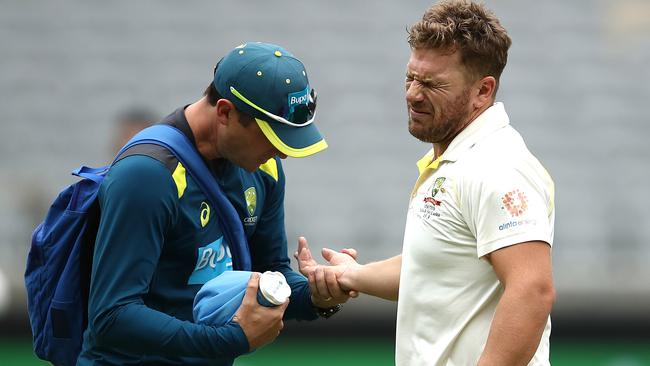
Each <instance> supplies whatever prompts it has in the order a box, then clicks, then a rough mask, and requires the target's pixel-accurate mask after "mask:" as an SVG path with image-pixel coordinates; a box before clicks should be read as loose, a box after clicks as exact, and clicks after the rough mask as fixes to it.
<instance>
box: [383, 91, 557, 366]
mask: <svg viewBox="0 0 650 366" xmlns="http://www.w3.org/2000/svg"><path fill="white" fill-rule="evenodd" d="M432 158H433V150H431V151H429V153H427V155H425V157H424V158H422V159H421V160H420V161H419V162H418V168H419V169H420V177H419V178H418V181H417V183H416V186H415V188H414V190H413V193H412V194H411V200H410V203H409V208H408V215H407V220H406V229H405V233H404V247H403V252H402V271H401V277H400V288H399V302H398V310H397V344H396V364H397V365H398V366H406V365H409V366H413V365H436V366H438V365H440V366H442V365H445V366H452V365H453V366H468V365H476V362H477V361H478V359H479V357H480V355H481V352H482V351H483V348H484V347H485V343H486V341H487V337H488V332H489V330H490V324H491V322H492V318H493V317H494V313H495V310H496V306H497V303H498V302H499V299H500V298H501V295H502V293H503V286H502V285H501V283H500V282H499V280H498V279H497V276H496V274H495V273H494V270H493V268H492V266H491V265H490V264H489V263H488V262H487V261H486V260H484V259H481V257H482V256H484V255H486V254H488V253H490V252H492V251H494V250H497V249H499V248H503V247H506V246H509V245H513V244H518V243H522V242H526V241H534V240H539V241H544V242H547V243H549V245H552V242H553V221H554V215H555V213H554V212H555V211H554V206H553V194H554V193H553V192H554V188H553V181H552V180H551V177H550V176H549V174H548V173H547V172H546V170H545V169H544V168H543V167H542V165H541V164H540V163H539V161H538V160H537V159H536V158H535V157H534V156H533V155H532V154H531V153H530V152H529V151H528V149H527V148H526V145H525V143H524V141H523V139H522V137H521V135H519V133H518V132H517V131H515V129H514V128H512V127H511V126H510V122H509V119H508V115H507V114H506V112H505V109H504V106H503V104H502V103H495V104H494V105H493V106H491V107H490V108H488V109H487V110H486V111H485V112H483V113H482V114H481V115H480V116H478V117H477V118H476V119H475V120H474V122H472V123H471V124H470V125H469V126H467V127H466V128H465V129H464V130H463V131H461V133H460V134H459V135H458V136H456V138H454V140H453V141H452V142H451V144H450V145H449V147H448V148H447V150H446V151H445V152H444V153H443V154H442V156H440V157H439V158H438V159H436V160H435V161H432ZM550 331H551V322H550V318H549V320H548V322H547V324H546V329H545V330H544V334H543V336H542V340H541V342H540V345H539V347H538V349H537V352H536V354H535V356H534V358H533V360H532V361H531V363H530V364H529V365H534V366H538V365H549V335H550Z"/></svg>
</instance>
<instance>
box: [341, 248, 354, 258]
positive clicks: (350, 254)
mask: <svg viewBox="0 0 650 366" xmlns="http://www.w3.org/2000/svg"><path fill="white" fill-rule="evenodd" d="M341 253H345V254H347V255H349V256H350V257H352V259H354V260H357V250H356V249H354V248H344V249H343V250H341Z"/></svg>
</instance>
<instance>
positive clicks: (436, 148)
mask: <svg viewBox="0 0 650 366" xmlns="http://www.w3.org/2000/svg"><path fill="white" fill-rule="evenodd" d="M492 104H494V103H489V104H487V105H484V106H482V107H481V108H477V109H475V110H473V111H472V112H471V113H470V114H469V117H468V118H467V122H466V123H465V125H464V126H463V127H462V128H461V129H459V130H458V132H456V134H455V135H454V137H452V138H451V139H450V140H449V141H445V142H439V143H434V144H433V159H434V160H435V159H437V158H439V157H440V155H442V154H443V153H444V152H445V150H447V148H448V147H449V145H450V144H451V142H452V141H454V139H455V138H456V136H458V135H459V134H460V133H461V132H463V130H464V129H466V128H467V126H469V125H470V124H471V123H472V122H474V120H476V118H477V117H478V116H480V115H481V114H483V112H485V111H486V110H487V109H488V108H490V107H491V106H492Z"/></svg>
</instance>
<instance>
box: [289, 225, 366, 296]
mask: <svg viewBox="0 0 650 366" xmlns="http://www.w3.org/2000/svg"><path fill="white" fill-rule="evenodd" d="M321 254H322V256H323V258H325V260H326V261H327V262H328V263H329V266H326V265H320V264H318V262H316V260H315V259H314V257H313V256H312V255H311V251H310V250H309V245H308V243H307V239H305V238H304V237H300V238H299V239H298V250H297V251H296V252H295V253H294V257H295V258H296V260H297V261H298V266H299V270H300V273H302V274H303V275H304V276H305V277H307V279H308V280H309V287H310V289H311V295H312V302H313V303H314V305H315V306H317V307H320V308H328V307H332V306H334V305H336V304H341V303H344V302H346V301H347V300H348V299H349V298H350V297H357V296H359V293H358V292H357V291H355V290H354V289H353V288H352V286H351V282H350V280H349V279H348V278H346V276H344V274H345V273H346V272H347V271H348V270H349V269H350V268H353V267H355V266H359V264H358V263H357V262H356V258H357V251H356V250H355V249H343V250H341V251H340V252H337V251H334V250H331V249H327V248H323V250H322V251H321Z"/></svg>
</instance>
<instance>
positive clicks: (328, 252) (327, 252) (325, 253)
mask: <svg viewBox="0 0 650 366" xmlns="http://www.w3.org/2000/svg"><path fill="white" fill-rule="evenodd" d="M321 255H322V256H323V258H325V260H326V261H328V262H329V263H330V264H331V263H332V258H334V255H336V251H334V250H332V249H329V248H323V250H322V251H321Z"/></svg>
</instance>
